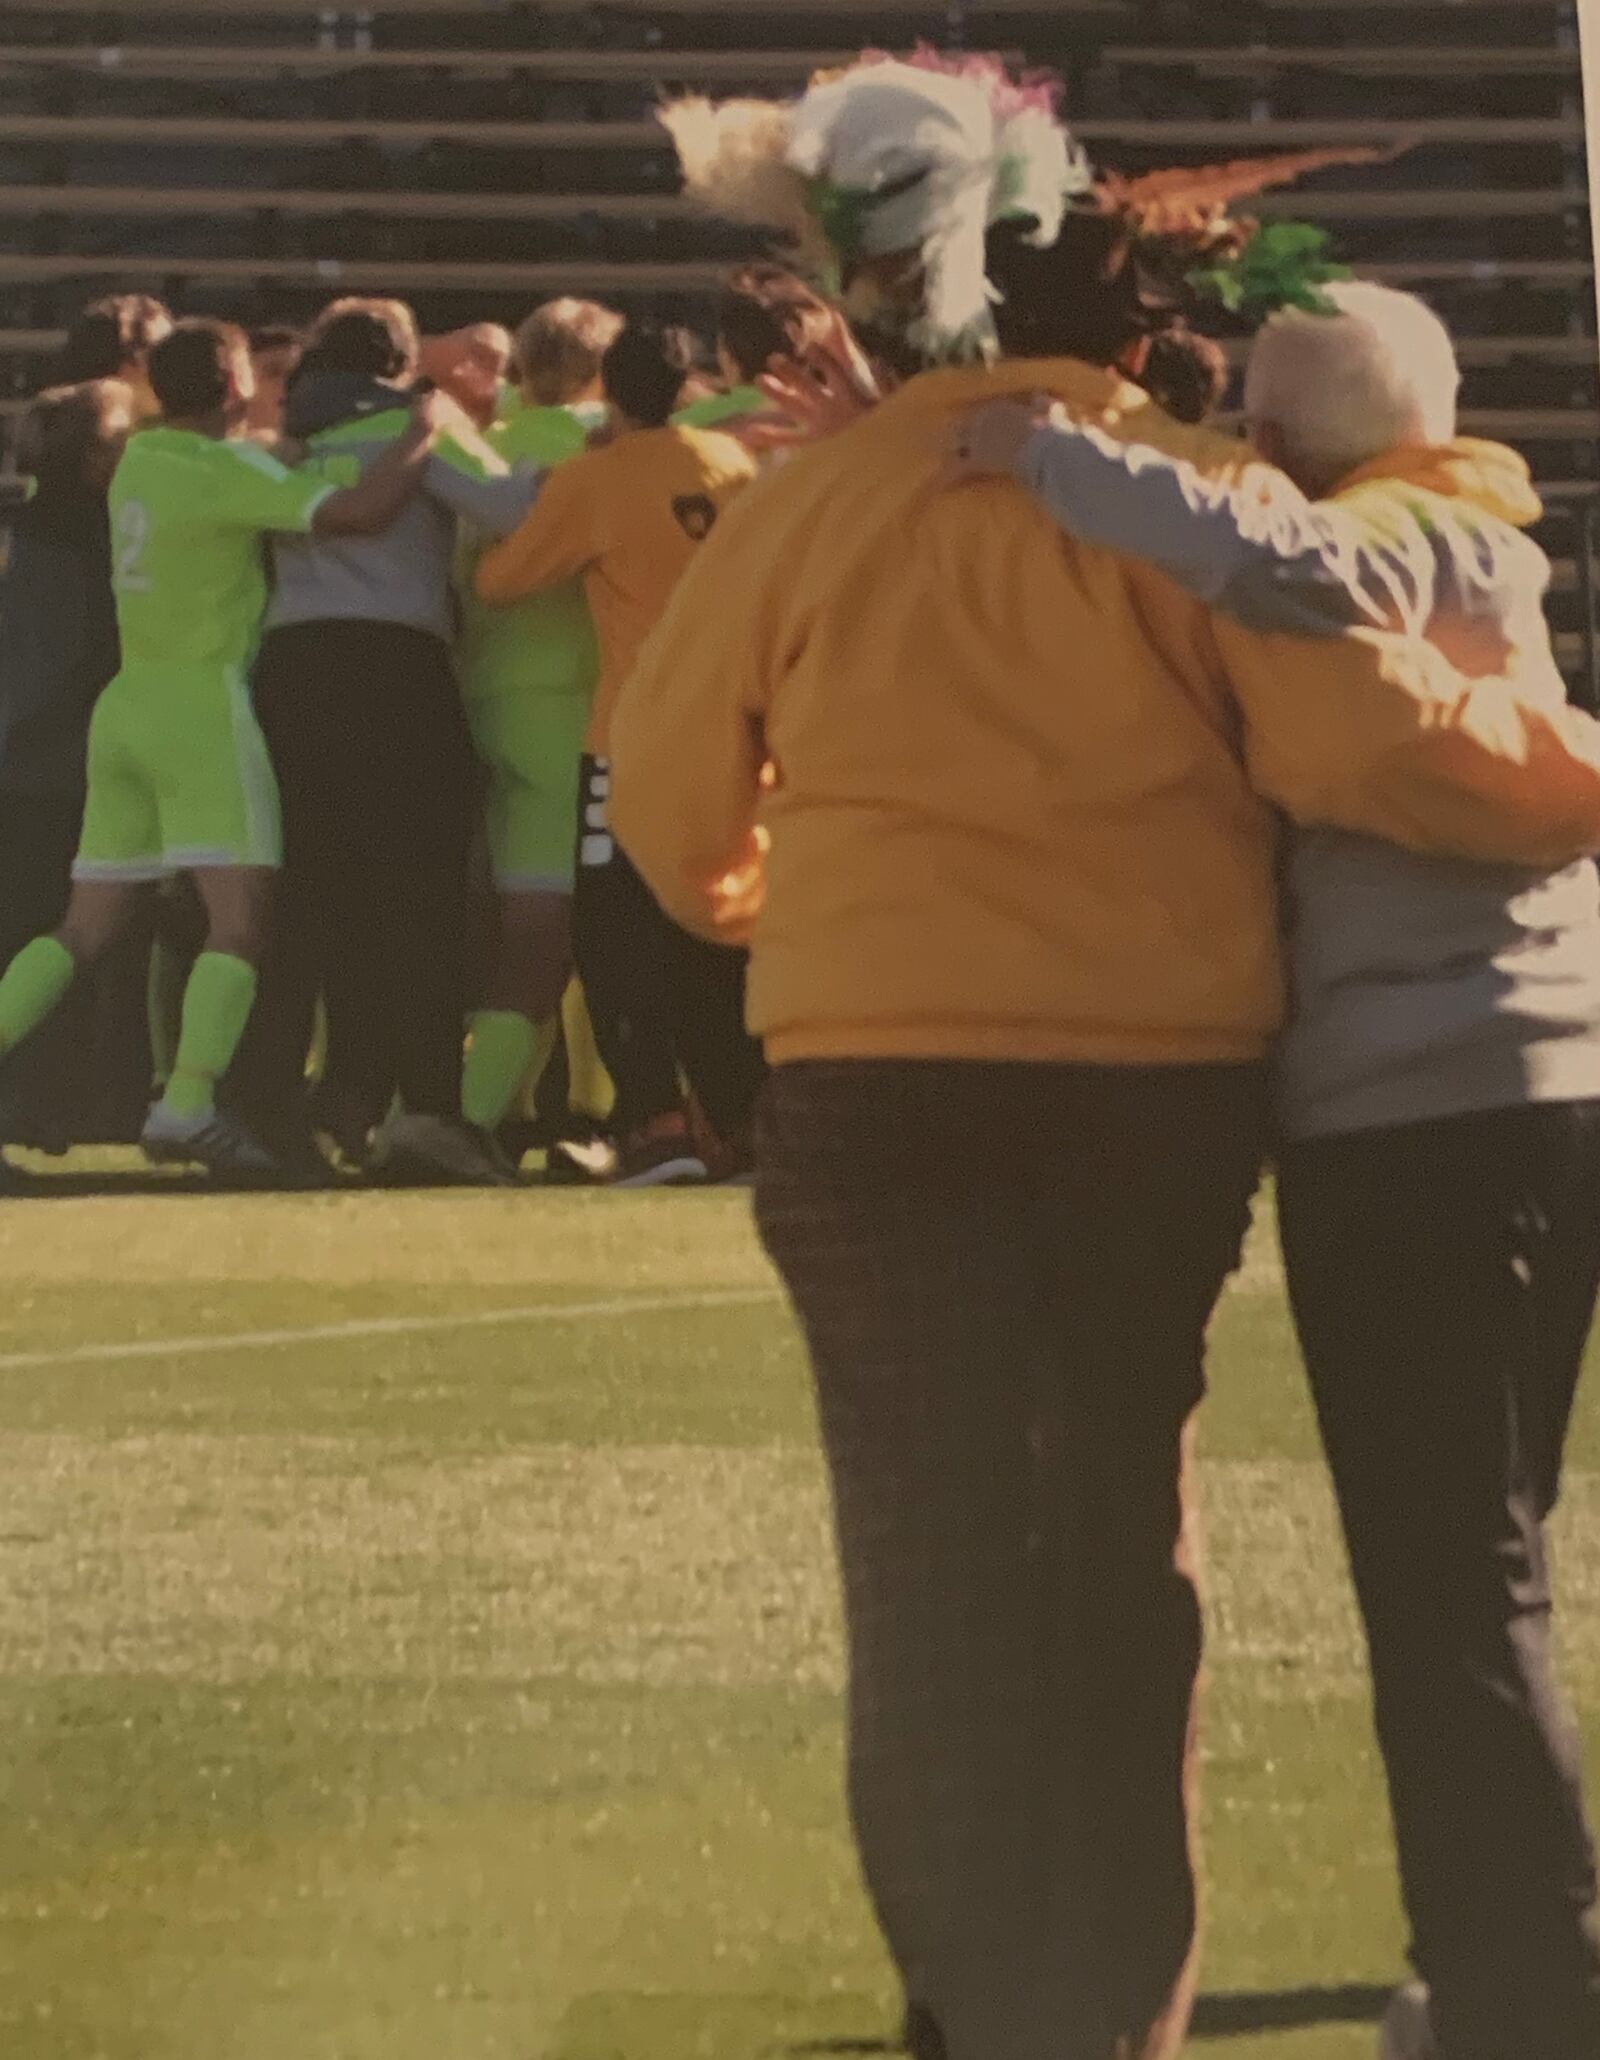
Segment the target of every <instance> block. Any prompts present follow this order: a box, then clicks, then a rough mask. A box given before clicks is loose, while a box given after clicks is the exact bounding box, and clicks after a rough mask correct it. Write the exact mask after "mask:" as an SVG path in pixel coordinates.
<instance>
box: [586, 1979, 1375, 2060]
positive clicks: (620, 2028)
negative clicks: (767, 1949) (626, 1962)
mask: <svg viewBox="0 0 1600 2060" xmlns="http://www.w3.org/2000/svg"><path fill="white" fill-rule="evenodd" d="M1389 1994H1390V1992H1389V1990H1388V1989H1386V1988H1376V1987H1373V1986H1371V1985H1370V1984H1368V1983H1359V1982H1347V1983H1344V1984H1342V1985H1338V1986H1330V1987H1327V1988H1299V1989H1266V1990H1248V1989H1247V1990H1239V1991H1235V1992H1228V1993H1223V1994H1216V1995H1208V1996H1202V1997H1201V1999H1200V2002H1199V2004H1198V2006H1197V2007H1196V2010H1195V2017H1194V2036H1195V2038H1196V2039H1199V2040H1218V2039H1235V2038H1250V2037H1253V2036H1254V2035H1255V2034H1257V2033H1260V2032H1270V2031H1309V2030H1313V2029H1315V2028H1317V2027H1319V2026H1323V2025H1332V2024H1372V2023H1375V2022H1376V2021H1377V2019H1378V2018H1379V2017H1381V2016H1382V2015H1383V2012H1384V2009H1385V2007H1386V2005H1387V2003H1388V2001H1389ZM874 2019H876V2020H877V2024H876V2026H874ZM903 2051H904V2048H903V2047H902V2046H901V2044H900V2042H899V2038H898V2036H897V2034H896V2033H895V2032H894V2031H892V2030H890V2029H888V2028H887V2027H885V2026H884V2023H883V2008H882V2004H881V2003H878V2002H876V2001H875V2000H874V1999H873V1998H870V1997H866V1996H829V1997H825V1998H824V1997H802V1996H784V1995H714V1994H692V1993H691V1994H664V1993H659V1992H657V1993H654V1994H627V1993H611V1994H599V1995H589V1996H584V1997H581V1998H579V1999H578V2000H577V2001H576V2002H575V2003H574V2004H573V2007H572V2008H571V2009H570V2010H569V2011H568V2013H567V2016H566V2018H565V2019H564V2021H563V2022H562V2024H561V2026H560V2027H559V2029H558V2030H557V2033H556V2036H555V2039H554V2040H553V2041H552V2043H551V2044H550V2045H549V2046H548V2047H547V2048H546V2053H545V2060H880V2056H889V2055H894V2054H898V2053H901V2052H903Z"/></svg>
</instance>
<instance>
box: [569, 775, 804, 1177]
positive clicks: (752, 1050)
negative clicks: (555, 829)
mask: <svg viewBox="0 0 1600 2060" xmlns="http://www.w3.org/2000/svg"><path fill="white" fill-rule="evenodd" d="M607 792H608V787H607V780H606V768H605V764H604V761H603V760H596V759H593V758H586V759H585V760H584V763H583V786H582V794H583V809H584V824H583V827H581V828H580V830H579V833H578V873H577V882H576V886H575V889H574V893H573V904H572V929H573V955H574V958H575V959H576V962H577V967H578V974H579V977H580V978H581V980H582V981H583V987H584V993H585V995H586V997H587V999H588V1004H589V1016H590V1020H591V1022H592V1023H593V1025H594V1039H595V1044H596V1046H597V1047H598V1049H599V1052H600V1056H601V1058H602V1059H603V1060H604V1061H605V1066H606V1071H607V1072H608V1073H609V1074H610V1075H611V1079H612V1082H613V1084H614V1086H615V1087H616V1090H617V1110H616V1116H615V1119H614V1121H615V1126H616V1129H617V1132H618V1134H619V1135H621V1136H627V1135H628V1134H629V1133H630V1132H633V1131H635V1130H639V1129H641V1128H643V1126H644V1125H645V1124H647V1123H649V1122H650V1121H652V1120H653V1119H654V1118H656V1117H658V1116H664V1115H667V1114H669V1113H670V1112H671V1111H672V1110H675V1109H677V1108H678V1107H679V1106H680V1105H681V1102H682V1093H681V1089H680V1085H679V1076H680V1072H681V1074H682V1077H683V1078H684V1079H686V1080H687V1081H688V1083H689V1085H690V1087H691V1088H693V1090H694V1093H695V1098H696V1100H697V1101H698V1102H699V1103H700V1106H701V1108H702V1109H703V1110H704V1111H705V1114H706V1117H707V1119H708V1120H709V1122H710V1124H711V1127H712V1129H713V1130H714V1131H715V1132H716V1134H717V1136H718V1137H719V1138H721V1139H723V1140H724V1141H729V1140H733V1139H736V1138H738V1137H740V1136H742V1135H743V1134H744V1133H746V1132H747V1131H748V1130H749V1127H750V1124H751V1121H752V1119H753V1116H754V1113H755V1103H756V1097H757V1095H758V1094H759V1092H760V1089H761V1082H762V1080H763V1079H764V1078H765V1074H766V1067H765V1063H764V1061H763V1059H762V1056H761V1048H760V1046H759V1045H758V1044H757V1043H756V1041H755V1039H754V1038H753V1037H751V1035H750V1033H749V1032H748V1031H747V1030H746V1028H745V1023H744V998H745V974H746V969H747V966H748V954H747V953H745V952H743V951H734V950H730V949H728V948H726V947H724V946H719V945H715V944H708V943H706V942H704V941H703V940H702V939H700V938H698V937H691V936H690V935H689V933H688V932H687V931H686V930H683V929H680V927H679V926H678V925H677V924H676V923H675V922H673V920H672V918H671V917H670V916H669V915H667V914H666V912H665V911H664V910H663V909H662V907H661V905H660V903H659V902H658V901H657V900H656V898H655V896H654V895H653V894H652V893H651V892H650V889H649V888H648V887H647V886H646V885H645V883H644V881H643V880H642V879H641V878H640V876H639V873H638V871H637V869H636V868H635V866H634V864H633V861H632V860H631V859H630V858H629V857H628V855H627V853H626V852H625V851H623V849H622V847H621V846H620V845H619V844H618V843H617V842H616V840H615V838H614V837H612V836H611V835H610V834H609V832H607V831H604V830H599V829H596V827H595V823H597V822H598V823H603V822H604V820H605V803H606V796H607Z"/></svg>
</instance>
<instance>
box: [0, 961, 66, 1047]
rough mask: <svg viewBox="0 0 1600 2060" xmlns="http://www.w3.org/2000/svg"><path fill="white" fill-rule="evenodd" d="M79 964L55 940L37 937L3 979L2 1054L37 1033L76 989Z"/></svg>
mask: <svg viewBox="0 0 1600 2060" xmlns="http://www.w3.org/2000/svg"><path fill="white" fill-rule="evenodd" d="M77 971H78V966H77V961H76V960H75V959H74V958H73V956H72V953H71V952H70V951H68V949H67V947H66V946H65V945H64V944H58V943H57V942H56V940H55V938H54V937H35V938H34V940H33V942H32V943H31V944H25V945H24V946H23V947H22V949H21V951H19V952H18V953H17V955H16V957H15V958H14V959H13V960H12V961H11V963H10V965H9V966H7V967H6V970H5V973H4V974H3V975H0V1054H3V1053H5V1052H8V1051H10V1050H11V1049H12V1047H13V1046H14V1045H18V1044H20V1043H21V1042H22V1040H23V1038H25V1037H26V1036H27V1035H28V1033H29V1031H30V1030H37V1029H38V1027H39V1025H40V1024H41V1023H42V1022H43V1021H44V1019H45V1017H46V1016H48V1015H49V1013H50V1011H51V1010H52V1009H53V1008H54V1007H55V1006H56V1004H57V1002H59V1001H60V999H61V997H62V996H63V995H64V994H65V993H66V991H67V989H68V988H69V987H70V986H71V985H72V982H73V980H74V978H75V977H76V974H77Z"/></svg>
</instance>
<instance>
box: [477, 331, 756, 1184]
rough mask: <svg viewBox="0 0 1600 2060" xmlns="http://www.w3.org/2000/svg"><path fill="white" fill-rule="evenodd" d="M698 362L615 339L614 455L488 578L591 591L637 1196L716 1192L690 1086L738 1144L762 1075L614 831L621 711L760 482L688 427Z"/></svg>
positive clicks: (606, 1045)
mask: <svg viewBox="0 0 1600 2060" xmlns="http://www.w3.org/2000/svg"><path fill="white" fill-rule="evenodd" d="M694 355H695V352H694V341H693V339H692V337H690V336H689V335H688V334H687V332H685V331H683V330H680V329H676V328H671V327H666V328H663V327H661V326H659V325H657V324H653V323H636V324H634V325H632V326H631V327H629V328H628V329H625V330H624V331H622V333H621V334H620V335H618V336H617V337H616V338H615V339H614V340H613V342H612V343H611V345H610V346H609V348H608V349H607V350H606V353H605V356H604V359H603V361H602V368H601V371H602V382H603V386H604V391H605V396H606V399H607V402H608V403H609V406H610V410H611V441H610V442H609V443H607V444H605V445H604V446H603V447H600V448H596V449H593V450H590V451H588V452H586V453H585V454H584V455H583V456H582V457H579V458H574V459H572V460H571V462H570V463H568V464H565V465H561V466H558V467H557V468H556V470H555V471H554V472H552V473H551V474H550V475H549V477H548V479H547V480H546V482H545V484H544V487H543V488H542V490H541V493H540V496H539V500H538V503H537V504H536V506H535V507H534V509H533V510H532V512H531V514H530V515H529V516H528V518H527V520H526V521H525V522H524V523H523V524H522V526H521V527H520V528H519V529H518V530H517V531H516V533H515V534H514V535H512V536H510V537H508V538H507V539H506V540H505V542H504V543H502V544H499V545H497V546H496V547H495V548H494V549H492V550H491V551H489V552H488V553H487V554H486V555H485V556H484V558H483V559H482V560H481V561H480V563H479V565H478V569H477V575H476V589H477V593H478V597H479V599H480V600H481V601H482V602H484V603H486V604H488V605H490V606H496V605H500V606H504V605H508V604H516V603H520V602H523V601H525V600H526V598H527V597H529V596H532V595H537V594H540V593H543V592H547V591H548V590H550V589H552V588H559V586H560V585H561V583H563V582H565V581H567V580H570V579H571V578H573V577H574V576H575V575H577V576H581V578H582V580H583V586H584V593H585V596H586V599H587V601H588V605H589V608H590V610H591V611H592V614H593V617H594V626H595V632H596V635H597V638H598V641H599V653H600V668H599V679H598V683H597V688H596V693H595V699H594V707H593V713H592V716H591V719H590V722H589V725H588V729H587V733H586V735H585V737H584V740H583V761H582V768H581V774H580V794H581V807H582V825H583V826H582V830H581V832H580V834H579V837H578V841H577V851H576V857H577V878H576V885H575V890H574V904H573V941H574V946H575V951H576V958H577V965H578V971H579V973H580V976H581V977H582V980H583V983H584V988H585V991H586V993H587V995H588V999H589V1004H590V1013H591V1016H592V1019H593V1023H594V1030H595V1037H596V1041H597V1044H598V1046H599V1049H600V1052H601V1054H602V1056H603V1058H604V1060H605V1063H606V1067H607V1070H608V1071H609V1072H610V1074H611V1076H612V1079H613V1081H614V1083H615V1085H616V1089H617V1104H616V1128H617V1132H618V1137H619V1141H620V1155H619V1176H620V1178H621V1179H622V1180H623V1181H624V1182H625V1183H639V1184H645V1183H649V1184H656V1183H660V1182H664V1181H668V1180H679V1179H686V1178H703V1177H704V1175H705V1170H706V1167H705V1161H704V1158H703V1156H702V1155H701V1153H700V1152H699V1151H697V1150H696V1149H695V1148H694V1141H693V1139H692V1138H691V1135H690V1124H689V1118H688V1112H687V1110H686V1108H685V1106H684V1103H683V1088H682V1079H683V1078H684V1077H687V1079H688V1081H689V1084H690V1086H691V1087H692V1088H693V1090H694V1092H695V1093H696V1095H697V1096H698V1098H699V1100H700V1103H701V1105H702V1106H703V1108H704V1109H705V1112H706V1114H707V1115H708V1116H709V1118H710V1120H711V1122H712V1124H713V1125H714V1126H715V1127H716V1129H717V1130H718V1132H719V1135H720V1137H721V1138H722V1139H723V1140H724V1141H729V1140H731V1139H732V1138H733V1137H734V1135H735V1133H736V1132H739V1131H742V1130H743V1128H744V1127H745V1126H746V1124H747V1123H748V1119H749V1114H750V1102H751V1099H752V1097H753V1093H754V1087H755V1084H756V1083H757V1081H758V1079H759V1072H760V1066H759V1059H758V1058H757V1057H756V1056H755V1055H754V1054H753V1051H752V1048H751V1046H750V1044H749V1040H748V1038H747V1037H746V1036H745V1033H744V1029H743V1003H744V964H743V959H742V956H739V955H736V954H732V953H721V954H716V953H713V954H709V955H707V954H706V953H705V952H704V950H703V948H700V949H697V948H696V947H695V946H694V945H692V944H691V943H690V941H689V940H688V939H687V938H684V937H683V936H682V935H681V934H680V933H679V932H678V931H677V929H676V928H675V926H674V925H672V924H670V923H668V922H666V921H665V920H664V918H663V916H662V913H661V910H660V909H659V907H658V906H657V905H656V903H655V902H654V901H653V900H652V898H651V896H650V895H649V894H648V893H647V892H646V890H645V888H644V886H643V883H642V882H641V881H640V880H639V878H638V876H637V874H636V873H635V872H634V870H633V867H632V865H631V864H630V863H629V861H628V859H627V857H626V855H625V854H624V853H623V852H622V851H621V850H620V849H619V847H618V845H617V843H616V840H615V839H614V838H613V837H612V836H611V834H610V831H609V827H608V817H609V810H608V799H607V797H608V795H609V791H610V774H609V769H608V765H607V754H608V752H609V749H610V727H611V711H612V709H613V707H614V706H615V704H616V700H617V696H618V695H619V693H620V692H621V691H622V688H623V686H624V684H625V682H626V681H627V679H628V677H629V675H630V674H631V672H632V671H633V669H634V666H635V663H636V662H637V659H638V656H639V653H640V651H641V650H642V649H643V648H644V646H645V644H646V642H647V640H648V639H649V637H650V635H651V633H652V632H653V631H654V629H655V627H656V625H657V623H658V622H659V621H660V619H661V617H662V615H663V613H664V612H665V611H666V609H667V608H668V606H669V605H670V603H671V599H672V595H673V593H674V592H675V590H676V588H677V586H678V584H679V582H680V580H681V579H682V578H683V576H684V574H685V573H686V572H687V571H688V570H689V567H690V565H691V564H692V563H693V561H694V559H695V557H696V555H697V554H698V553H699V551H700V550H701V549H702V548H703V547H704V545H705V544H706V542H707V540H708V539H709V538H710V537H711V536H712V534H713V532H714V531H715V529H716V528H717V525H718V522H719V520H720V518H721V517H722V516H723V514H724V512H725V510H726V509H727V508H728V506H729V505H730V503H731V502H732V501H733V500H734V499H735V498H736V497H737V496H739V495H741V494H742V493H743V492H744V491H745V489H746V488H747V487H748V486H749V484H750V482H751V480H752V479H753V478H754V476H755V463H754V461H753V459H751V458H750V456H749V455H748V454H747V453H746V452H745V451H744V449H743V448H742V447H741V446H740V445H739V444H737V443H735V442H734V441H733V440H732V438H730V437H727V436H722V435H718V434H715V433H712V432H707V431H704V430H699V429H692V428H687V427H684V426H683V425H681V424H680V423H677V422H676V421H675V420H674V416H675V415H676V412H677V409H678V406H679V403H680V401H681V399H682V396H683V391H684V387H685V383H686V380H687V377H688V374H689V372H690V369H691V367H692V365H693V363H694Z"/></svg>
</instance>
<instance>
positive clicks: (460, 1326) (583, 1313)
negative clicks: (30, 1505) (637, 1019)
mask: <svg viewBox="0 0 1600 2060" xmlns="http://www.w3.org/2000/svg"><path fill="white" fill-rule="evenodd" d="M781 1299H782V1297H781V1295H780V1294H779V1292H778V1290H777V1289H776V1288H724V1289H718V1290H716V1291H715V1292H713V1293H708V1294H700V1295H631V1296H630V1295H613V1296H611V1297H610V1298H609V1299H608V1300H606V1301H603V1302H536V1303H533V1304H532V1305H531V1306H530V1307H528V1308H525V1309H478V1310H469V1311H463V1312H460V1313H458V1314H456V1315H453V1316H369V1317H357V1318H354V1319H353V1320H352V1321H350V1322H349V1323H311V1324H306V1325H304V1326H303V1327H301V1328H299V1329H296V1330H241V1331H234V1332H231V1333H229V1334H227V1335H224V1336H216V1337H199V1338H140V1339H137V1340H135V1341H133V1342H130V1343H125V1344H118V1345H74V1346H71V1347H70V1348H69V1349H67V1350H66V1351H60V1352H4V1353H0V1373H21V1372H24V1371H27V1370H31V1369H34V1368H38V1367H49V1366H104V1365H111V1364H114V1363H116V1362H118V1361H121V1360H127V1359H167V1358H177V1357H179V1356H180V1355H181V1356H183V1357H187V1358H192V1357H194V1356H195V1355H197V1354H199V1353H203V1352H255V1351H266V1350H270V1349H273V1348H276V1347H279V1346H283V1345H322V1344H337V1343H339V1342H341V1341H342V1340H344V1339H346V1338H397V1337H417V1336H421V1335H423V1334H425V1333H426V1332H429V1331H447V1330H489V1329H492V1328H496V1327H501V1326H505V1325H508V1324H521V1323H581V1322H585V1321H587V1320H589V1319H592V1318H596V1317H601V1318H603V1317H608V1316H665V1315H671V1314H672V1313H673V1312H674V1311H676V1310H680V1309H681V1310H696V1309H747V1308H755V1307H758V1306H759V1305H760V1304H762V1303H764V1302H778V1301H780V1300H781Z"/></svg>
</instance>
